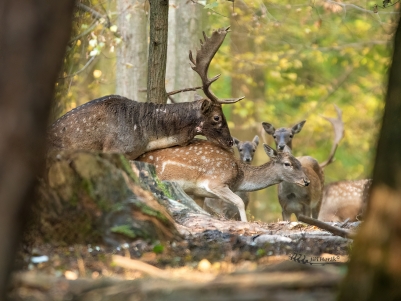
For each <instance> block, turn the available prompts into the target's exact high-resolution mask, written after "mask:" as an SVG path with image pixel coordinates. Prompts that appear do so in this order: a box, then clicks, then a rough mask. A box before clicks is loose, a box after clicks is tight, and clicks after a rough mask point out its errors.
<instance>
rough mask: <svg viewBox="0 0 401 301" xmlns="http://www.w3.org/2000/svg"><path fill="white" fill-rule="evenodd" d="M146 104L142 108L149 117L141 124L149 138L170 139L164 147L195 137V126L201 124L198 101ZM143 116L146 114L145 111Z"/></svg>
mask: <svg viewBox="0 0 401 301" xmlns="http://www.w3.org/2000/svg"><path fill="white" fill-rule="evenodd" d="M146 104H147V105H146V106H144V107H143V109H144V110H147V111H149V116H150V117H151V118H150V119H149V120H144V122H143V124H142V126H143V127H145V128H146V132H147V133H149V138H150V139H151V140H155V139H157V140H158V139H164V140H166V141H170V140H171V143H168V144H169V145H166V146H165V147H168V146H173V145H177V144H182V143H185V142H187V141H188V140H190V139H191V138H193V137H195V135H196V134H197V132H196V128H197V127H199V126H201V125H202V124H201V123H202V120H201V116H200V114H199V111H200V107H201V103H200V102H199V101H194V102H184V103H176V104H165V105H160V104H154V103H146ZM143 116H146V112H145V114H144V115H143Z"/></svg>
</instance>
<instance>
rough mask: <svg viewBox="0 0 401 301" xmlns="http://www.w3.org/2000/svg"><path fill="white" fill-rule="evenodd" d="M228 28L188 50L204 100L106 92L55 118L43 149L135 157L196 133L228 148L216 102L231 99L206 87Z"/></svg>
mask: <svg viewBox="0 0 401 301" xmlns="http://www.w3.org/2000/svg"><path fill="white" fill-rule="evenodd" d="M228 29H229V28H226V29H219V30H217V31H214V32H213V34H212V36H211V37H210V38H208V37H206V35H205V33H203V35H204V39H205V41H204V42H202V40H201V49H200V50H199V51H197V54H196V59H194V58H193V57H192V52H191V51H190V52H189V59H190V61H191V62H192V64H193V66H192V69H193V70H194V71H195V72H197V73H198V74H199V76H200V78H201V79H202V83H203V86H202V89H203V92H204V93H205V95H206V96H207V98H202V99H197V100H195V101H194V102H187V103H176V104H168V105H162V104H155V103H139V102H136V101H133V100H130V99H128V98H125V97H122V96H118V95H110V96H105V97H102V98H98V99H95V100H92V101H90V102H88V103H86V104H84V105H81V106H79V107H77V108H75V109H73V110H72V111H70V112H68V113H66V114H65V115H64V116H62V117H60V118H59V119H58V120H56V121H55V122H54V123H53V124H52V125H51V127H50V129H49V133H48V146H49V151H53V150H55V151H57V150H60V149H84V150H100V151H104V152H118V153H124V154H125V155H126V156H127V158H129V159H135V158H137V157H139V156H140V155H141V154H143V153H145V152H147V151H151V150H154V149H160V148H165V147H169V146H173V145H185V144H187V143H188V142H189V141H190V140H192V139H193V138H194V137H195V136H196V135H204V136H206V137H207V138H208V139H209V140H211V141H212V142H217V143H219V144H220V145H221V146H222V147H227V148H230V147H231V146H232V145H233V140H232V137H231V135H230V131H229V129H228V126H227V122H226V119H225V117H224V114H223V111H222V108H221V105H222V104H230V103H235V102H237V101H239V100H241V99H242V98H243V97H241V98H237V99H224V100H220V99H218V98H217V97H216V96H215V95H214V94H213V92H212V91H211V90H210V85H211V84H212V83H213V82H214V81H215V80H217V79H218V78H219V75H218V76H215V77H213V78H212V79H209V78H208V77H207V72H208V68H209V64H210V62H211V60H212V59H213V57H214V55H215V53H216V52H217V50H218V49H219V47H220V45H221V44H222V43H223V40H224V38H225V36H226V34H227V32H228Z"/></svg>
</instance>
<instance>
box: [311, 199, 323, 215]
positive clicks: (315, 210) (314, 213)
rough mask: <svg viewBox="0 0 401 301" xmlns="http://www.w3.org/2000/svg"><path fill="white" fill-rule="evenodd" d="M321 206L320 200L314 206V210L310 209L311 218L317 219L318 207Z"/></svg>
mask: <svg viewBox="0 0 401 301" xmlns="http://www.w3.org/2000/svg"><path fill="white" fill-rule="evenodd" d="M321 206H322V200H321V199H320V200H319V202H318V203H317V204H316V206H315V207H314V208H312V217H313V218H316V219H317V218H318V216H319V212H320V207H321Z"/></svg>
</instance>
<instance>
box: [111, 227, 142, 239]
mask: <svg viewBox="0 0 401 301" xmlns="http://www.w3.org/2000/svg"><path fill="white" fill-rule="evenodd" d="M110 231H111V232H113V233H119V234H123V235H125V236H128V237H130V238H136V237H137V235H136V234H135V232H134V231H133V230H132V228H131V226H130V225H120V226H115V227H113V228H111V229H110Z"/></svg>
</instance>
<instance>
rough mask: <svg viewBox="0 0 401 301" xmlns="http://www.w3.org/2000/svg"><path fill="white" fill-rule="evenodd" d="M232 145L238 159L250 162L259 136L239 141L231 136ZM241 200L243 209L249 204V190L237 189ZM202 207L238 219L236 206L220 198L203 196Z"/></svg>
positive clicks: (210, 211)
mask: <svg viewBox="0 0 401 301" xmlns="http://www.w3.org/2000/svg"><path fill="white" fill-rule="evenodd" d="M233 139H234V146H235V147H236V148H237V149H238V153H239V159H240V160H241V161H242V162H243V163H246V164H251V162H252V160H253V157H254V155H255V151H256V149H257V147H258V145H259V137H258V136H257V135H256V136H255V137H254V138H253V140H252V141H240V140H238V139H237V138H235V137H233ZM235 194H236V195H238V196H239V197H240V198H241V199H242V200H243V201H244V205H245V210H246V208H247V207H248V204H249V192H245V191H238V192H235ZM203 209H205V210H206V211H207V212H209V213H211V214H213V213H216V214H218V215H221V216H224V217H225V218H228V219H235V220H240V218H239V212H238V209H237V207H235V206H234V205H232V204H229V203H227V202H224V201H223V200H220V199H213V198H205V200H204V204H203Z"/></svg>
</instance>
